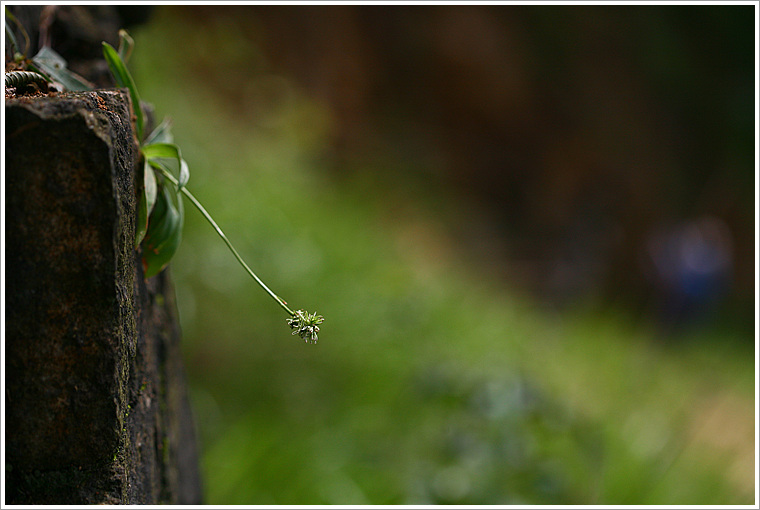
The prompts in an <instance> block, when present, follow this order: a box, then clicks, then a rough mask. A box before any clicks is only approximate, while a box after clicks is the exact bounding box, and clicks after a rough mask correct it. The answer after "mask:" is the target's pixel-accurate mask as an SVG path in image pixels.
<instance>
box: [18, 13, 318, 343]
mask: <svg viewBox="0 0 760 510" xmlns="http://www.w3.org/2000/svg"><path fill="white" fill-rule="evenodd" d="M5 12H6V22H5V33H6V36H7V37H8V40H9V45H10V49H11V52H12V54H13V64H12V65H11V66H10V67H12V68H14V69H13V70H9V71H7V72H6V73H5V79H4V81H5V86H6V87H24V86H27V85H30V84H37V85H46V84H47V83H49V82H53V81H55V82H57V83H58V84H60V86H61V87H62V88H63V89H65V90H92V88H93V87H92V85H91V84H90V83H88V82H87V80H85V79H84V78H82V77H81V76H78V75H76V74H75V73H72V72H71V71H69V70H68V69H67V64H66V61H65V60H64V59H63V58H62V57H61V56H60V55H58V54H57V53H56V52H55V51H53V49H52V48H49V47H43V48H42V49H41V50H40V51H39V52H38V53H37V55H35V56H34V57H32V59H31V60H30V59H27V58H26V54H25V53H26V51H28V47H29V37H28V35H27V32H26V30H24V27H23V26H22V25H21V24H20V23H18V20H16V18H15V17H14V16H13V15H12V14H11V13H10V12H9V11H8V10H7V9H6V11H5ZM10 22H13V23H15V25H16V26H17V27H18V29H19V30H20V32H21V35H22V36H23V38H24V41H25V48H24V53H22V52H21V51H20V45H19V42H18V39H17V38H16V36H15V34H14V30H13V27H12V26H11V25H10ZM102 46H103V56H104V58H105V60H106V62H107V63H108V67H109V69H110V71H111V74H112V75H113V77H114V79H115V80H116V83H117V85H118V86H120V87H123V88H126V89H127V90H128V91H129V96H130V99H131V102H132V107H133V111H134V115H135V132H136V135H137V140H138V143H139V148H140V155H141V161H142V166H143V182H144V185H143V188H142V190H141V192H140V198H139V203H138V218H137V225H136V234H135V247H136V248H139V249H140V250H141V255H142V263H143V269H144V274H145V277H146V278H150V277H151V276H154V275H156V274H158V273H160V272H161V271H163V270H164V268H166V266H167V265H168V264H169V261H170V260H171V258H172V257H173V256H174V254H175V253H176V251H177V249H178V248H179V245H180V242H181V241H182V226H183V224H184V208H183V205H182V199H181V197H180V194H183V195H185V197H186V198H187V199H188V200H190V202H191V203H192V204H193V205H194V206H195V207H196V208H197V209H198V211H200V213H201V214H202V215H203V217H204V218H205V219H206V220H207V221H208V222H209V223H210V224H211V226H212V227H214V230H215V231H216V233H217V234H218V235H219V237H221V238H222V240H223V241H224V243H225V244H226V245H227V247H228V248H229V249H230V251H231V252H232V254H233V255H234V256H235V259H236V260H237V261H238V262H239V263H240V265H241V266H243V269H245V271H246V272H247V273H248V274H249V275H250V276H251V278H253V279H254V280H255V281H256V283H258V284H259V285H260V286H261V288H263V289H264V290H265V291H266V292H267V294H269V295H270V296H271V297H272V298H273V299H274V300H275V301H276V302H277V304H279V305H280V306H281V307H282V308H283V309H284V310H285V311H286V312H287V313H288V315H289V317H288V319H287V323H288V325H289V326H290V327H291V329H293V330H294V331H293V334H294V335H298V336H300V337H301V338H303V339H304V341H306V342H307V343H308V342H311V343H316V342H317V333H318V332H319V325H320V324H322V322H323V321H324V317H322V316H321V315H317V314H316V313H312V314H309V313H308V312H306V311H304V310H296V311H293V310H291V309H290V307H288V305H287V303H286V302H285V300H283V299H282V298H281V297H280V296H278V295H277V294H275V293H274V292H272V290H271V289H270V288H269V287H268V286H267V285H266V284H265V283H264V282H263V281H262V280H261V279H260V278H259V277H258V276H257V275H256V273H254V272H253V270H252V269H251V268H250V267H249V266H248V264H246V262H245V261H244V260H243V258H242V257H241V256H240V254H239V253H238V251H237V250H236V249H235V247H234V246H233V245H232V243H231V242H230V241H229V239H227V236H226V235H225V234H224V232H223V231H222V229H221V228H220V227H219V225H218V224H217V223H216V221H214V219H213V218H212V217H211V215H210V214H209V213H208V211H206V209H205V208H204V207H203V205H202V204H201V203H200V202H199V201H198V199H197V198H195V196H194V195H193V194H192V193H190V191H189V190H188V189H187V188H186V187H185V185H186V184H187V181H188V179H189V178H190V171H189V169H188V165H187V162H186V161H185V160H184V159H183V158H182V153H181V151H180V148H179V147H178V146H177V145H176V144H175V143H174V139H173V136H172V133H171V123H170V121H169V120H168V119H165V120H164V121H163V122H161V124H159V125H158V126H157V127H156V128H155V129H154V130H153V131H152V132H151V133H150V134H149V135H147V136H144V130H145V114H144V112H143V109H142V106H141V101H140V95H139V93H138V92H137V87H136V86H135V82H134V80H133V79H132V75H131V74H130V72H129V70H128V69H127V66H126V62H127V61H128V60H129V56H130V54H131V53H132V48H133V46H134V41H133V40H132V38H131V37H130V36H129V34H128V33H127V32H126V31H125V30H120V31H119V49H118V51H117V50H116V49H114V47H113V46H111V45H110V44H108V43H107V42H103V44H102Z"/></svg>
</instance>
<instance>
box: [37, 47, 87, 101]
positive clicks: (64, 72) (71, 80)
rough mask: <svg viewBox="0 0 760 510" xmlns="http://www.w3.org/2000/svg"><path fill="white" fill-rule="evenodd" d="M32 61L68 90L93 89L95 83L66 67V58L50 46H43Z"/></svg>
mask: <svg viewBox="0 0 760 510" xmlns="http://www.w3.org/2000/svg"><path fill="white" fill-rule="evenodd" d="M32 62H34V64H35V65H37V66H38V67H39V68H40V70H41V71H43V72H44V73H45V74H46V75H48V76H50V77H51V78H52V79H53V80H55V81H57V82H58V83H60V84H61V85H63V86H64V87H66V89H67V90H73V91H76V90H92V89H93V88H94V85H93V84H92V83H90V82H89V81H87V80H85V79H84V78H82V77H81V76H79V75H78V74H76V73H73V72H71V71H69V70H68V69H67V68H66V65H67V64H66V60H64V58H63V57H62V56H60V55H59V54H58V53H56V52H55V50H53V49H52V48H50V47H49V46H45V47H43V48H42V49H41V50H40V51H39V53H37V54H36V55H35V56H34V57H32Z"/></svg>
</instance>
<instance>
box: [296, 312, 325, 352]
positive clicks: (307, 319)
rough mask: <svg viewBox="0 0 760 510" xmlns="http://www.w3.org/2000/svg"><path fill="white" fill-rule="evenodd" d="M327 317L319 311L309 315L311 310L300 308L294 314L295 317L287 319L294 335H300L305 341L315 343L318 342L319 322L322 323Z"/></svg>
mask: <svg viewBox="0 0 760 510" xmlns="http://www.w3.org/2000/svg"><path fill="white" fill-rule="evenodd" d="M324 320H325V318H324V317H322V316H321V315H317V313H316V312H315V313H313V314H311V315H309V312H307V311H305V310H298V311H296V312H295V313H294V314H293V317H291V318H290V319H287V321H288V326H290V328H291V329H294V330H295V331H293V334H294V335H298V336H300V337H301V338H303V339H304V341H305V342H307V343H308V342H309V341H310V340H311V343H313V344H315V343H317V332H318V331H319V326H318V324H322V322H324Z"/></svg>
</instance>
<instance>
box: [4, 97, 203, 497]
mask: <svg viewBox="0 0 760 510" xmlns="http://www.w3.org/2000/svg"><path fill="white" fill-rule="evenodd" d="M5 112H6V147H5V148H6V186H7V187H6V197H7V203H6V204H5V208H6V226H7V228H6V246H5V247H4V249H5V255H6V303H5V310H6V324H5V327H6V359H5V370H6V393H5V405H6V406H7V407H6V443H5V444H6V449H7V450H6V490H7V495H6V502H7V503H9V504H99V503H107V504H141V503H174V504H181V503H199V502H200V498H201V493H200V483H199V475H198V466H197V450H196V447H195V438H194V431H193V424H192V416H191V413H190V408H189V404H188V401H187V396H186V393H187V390H186V385H185V380H184V374H183V368H182V361H181V352H180V345H179V341H180V330H179V325H178V320H177V314H176V305H175V302H174V294H173V289H172V287H171V283H170V281H169V278H168V276H167V275H166V273H162V274H160V275H158V276H156V277H154V278H152V279H151V280H150V281H149V282H145V280H144V278H143V275H142V267H141V264H140V262H139V254H138V253H137V252H136V251H135V249H134V238H135V218H136V212H135V211H136V205H137V203H136V189H137V188H138V187H139V186H141V184H142V183H141V182H139V181H138V177H137V175H138V173H137V172H136V171H135V167H136V165H135V163H136V161H137V157H138V151H137V146H136V144H135V139H134V135H133V130H132V124H131V121H130V103H129V98H128V94H127V93H126V92H124V91H119V90H102V91H95V92H87V93H67V94H60V95H58V96H41V97H20V98H17V99H6V104H5Z"/></svg>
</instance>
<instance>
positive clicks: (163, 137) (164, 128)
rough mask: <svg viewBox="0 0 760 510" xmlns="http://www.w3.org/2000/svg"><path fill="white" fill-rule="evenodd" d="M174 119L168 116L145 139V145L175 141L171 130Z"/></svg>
mask: <svg viewBox="0 0 760 510" xmlns="http://www.w3.org/2000/svg"><path fill="white" fill-rule="evenodd" d="M171 126H172V121H171V119H170V118H169V117H166V118H165V119H164V120H163V121H162V122H161V124H159V125H158V127H156V129H154V130H153V131H152V132H151V133H150V134H149V135H148V137H147V138H146V139H145V142H144V145H152V144H155V143H174V137H173V136H172V131H171Z"/></svg>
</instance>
